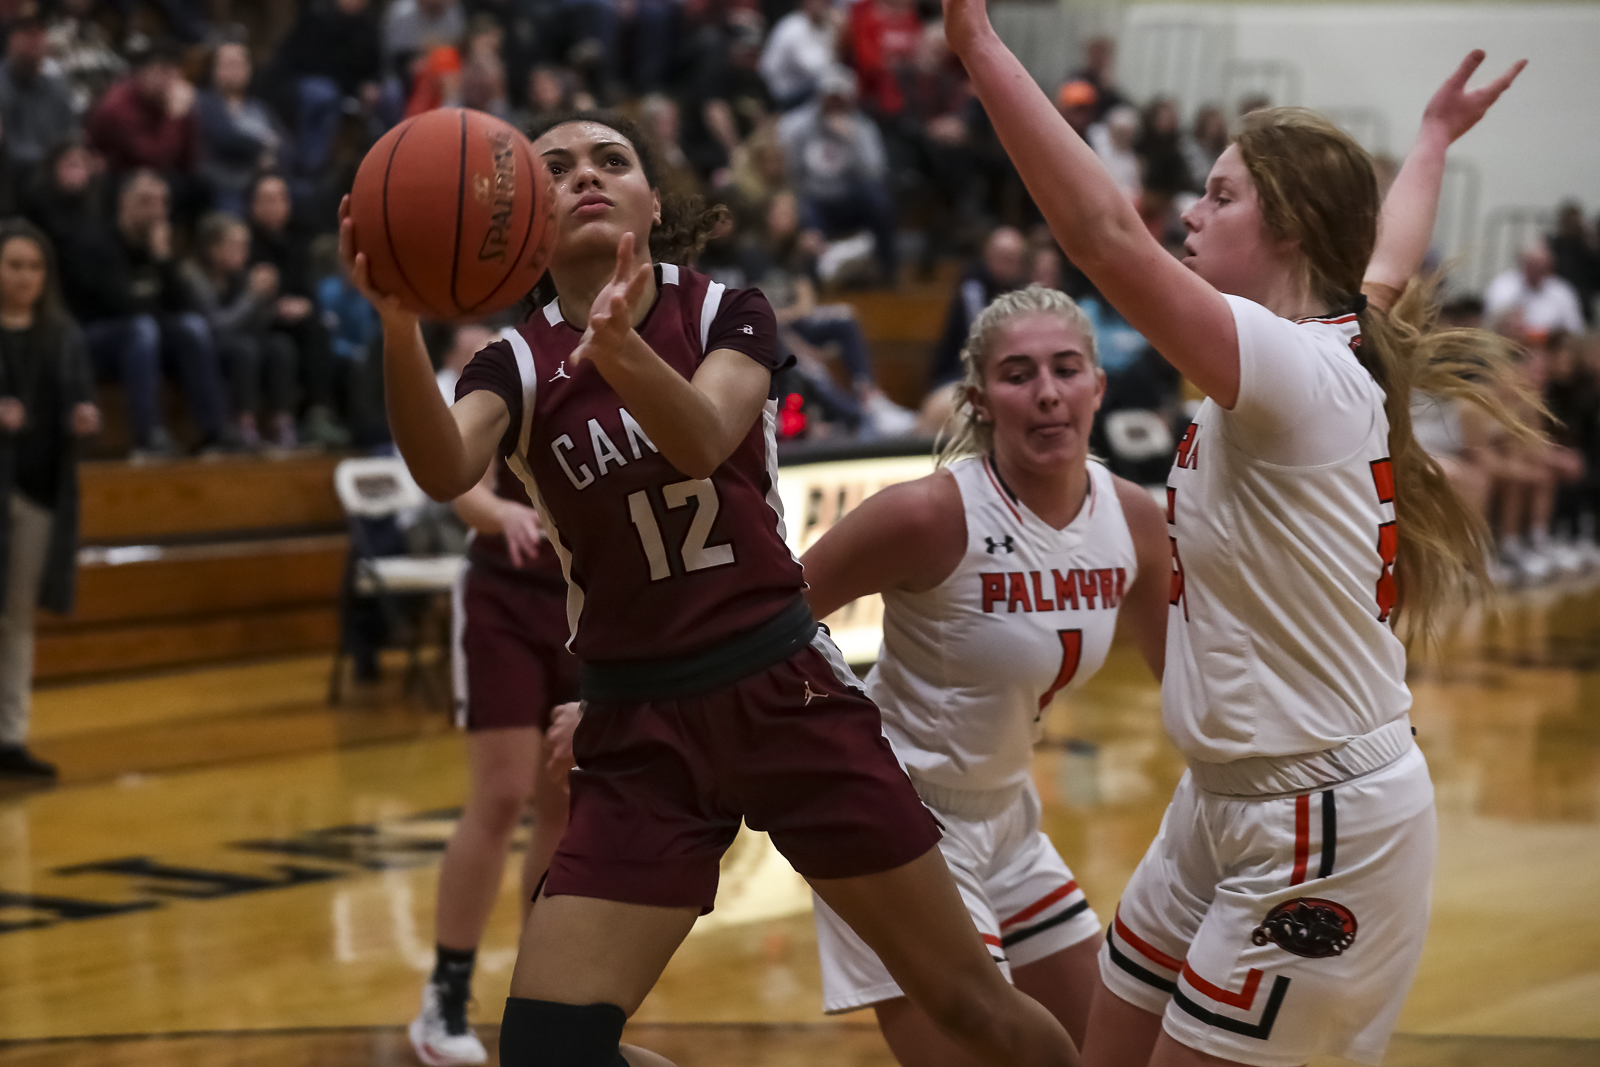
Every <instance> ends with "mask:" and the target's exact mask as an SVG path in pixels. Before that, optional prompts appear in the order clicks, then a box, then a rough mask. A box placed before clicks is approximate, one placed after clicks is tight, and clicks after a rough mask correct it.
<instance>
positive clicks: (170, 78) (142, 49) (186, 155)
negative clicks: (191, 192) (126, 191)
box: [87, 41, 196, 180]
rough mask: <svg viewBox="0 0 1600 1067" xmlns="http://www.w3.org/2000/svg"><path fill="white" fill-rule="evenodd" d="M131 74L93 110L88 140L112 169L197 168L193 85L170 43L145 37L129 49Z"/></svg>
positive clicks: (175, 171) (170, 171)
mask: <svg viewBox="0 0 1600 1067" xmlns="http://www.w3.org/2000/svg"><path fill="white" fill-rule="evenodd" d="M128 62H129V65H130V67H131V69H130V71H129V73H128V76H127V77H126V78H123V79H122V80H120V81H118V82H116V83H115V84H113V85H112V86H111V88H109V89H107V90H106V95H105V96H104V97H102V98H101V100H100V103H99V104H98V105H96V106H95V108H94V110H92V111H90V112H89V119H88V123H87V129H88V134H89V141H90V143H91V144H92V145H93V146H94V148H95V150H96V151H97V152H99V153H100V154H101V155H102V156H103V157H105V161H106V164H107V165H108V166H109V167H110V168H111V171H112V173H113V174H118V175H121V174H126V173H128V172H130V171H134V170H140V169H148V170H153V171H155V172H156V173H157V174H159V175H161V176H162V178H164V179H168V180H170V179H171V178H172V176H174V175H179V176H186V175H188V174H189V173H191V172H192V171H193V169H194V162H195V136H196V135H195V119H194V114H193V110H194V101H195V91H194V86H192V85H190V84H189V82H188V81H187V80H186V79H185V78H184V76H183V72H182V71H180V70H179V69H178V61H177V52H176V51H174V50H173V49H172V48H171V46H169V45H166V44H162V43H159V42H152V41H141V42H138V43H137V46H136V47H135V46H130V47H129V49H128Z"/></svg>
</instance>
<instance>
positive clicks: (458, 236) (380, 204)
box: [350, 108, 556, 319]
mask: <svg viewBox="0 0 1600 1067" xmlns="http://www.w3.org/2000/svg"><path fill="white" fill-rule="evenodd" d="M552 205H553V197H552V195H551V192H550V188H549V177H548V175H547V173H546V171H545V169H544V167H543V166H541V165H539V162H538V160H536V159H535V158H534V155H533V146H532V145H530V144H529V143H528V139H527V138H526V137H524V136H522V134H521V133H520V132H518V131H517V129H516V128H515V127H513V126H511V125H510V124H508V123H505V122H502V121H501V120H499V119H497V118H495V117H494V116H493V115H486V114H484V113H483V112H481V111H471V110H468V109H466V108H441V109H439V110H437V111H428V112H425V113H423V114H421V115H417V116H414V117H412V118H409V119H406V120H405V121H404V122H402V123H400V125H398V126H396V127H395V128H394V129H392V130H390V131H389V132H388V133H386V134H384V135H383V137H382V138H380V139H379V141H378V143H377V144H375V145H373V146H372V149H371V151H369V152H368V153H367V156H366V158H365V159H363V160H362V161H361V167H360V169H359V170H357V171H356V180H355V186H354V188H352V189H351V191H350V217H351V221H352V223H353V224H354V227H355V243H356V250H357V251H359V252H364V253H366V256H367V264H368V271H369V276H370V278H371V280H372V283H373V285H374V286H376V287H377V288H378V289H379V290H380V291H382V292H385V293H391V294H393V295H394V296H397V297H399V298H400V300H401V302H402V303H404V304H405V305H406V306H407V307H409V308H411V309H412V310H413V311H415V312H417V313H418V314H421V315H427V316H429V317H432V318H437V319H460V318H470V317H475V316H479V315H488V314H490V313H492V312H495V311H499V310H500V309H502V308H505V307H509V306H510V305H512V304H514V303H516V302H517V301H518V300H520V299H521V298H522V296H523V295H524V294H526V293H527V292H528V290H530V289H532V288H533V287H534V285H535V284H536V283H537V282H538V281H539V278H540V277H541V276H542V275H543V274H544V272H545V268H546V266H547V265H548V264H549V260H550V245H551V243H552V241H553V240H554V237H555V232H556V229H555V226H554V225H553V224H552V219H551V212H552V209H553V206H552Z"/></svg>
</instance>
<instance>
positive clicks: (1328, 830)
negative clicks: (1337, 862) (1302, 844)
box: [1317, 789, 1339, 878]
mask: <svg viewBox="0 0 1600 1067" xmlns="http://www.w3.org/2000/svg"><path fill="white" fill-rule="evenodd" d="M1338 839H1339V811H1338V808H1336V807H1335V806H1334V803H1333V790H1331V789H1329V790H1325V791H1324V792H1323V794H1322V864H1321V866H1319V867H1318V868H1317V877H1318V878H1326V877H1328V875H1330V874H1332V873H1333V857H1334V849H1335V846H1336V843H1337V841H1338Z"/></svg>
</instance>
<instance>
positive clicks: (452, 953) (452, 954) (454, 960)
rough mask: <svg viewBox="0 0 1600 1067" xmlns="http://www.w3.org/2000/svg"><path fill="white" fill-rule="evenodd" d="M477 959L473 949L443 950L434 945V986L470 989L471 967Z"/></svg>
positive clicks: (475, 950) (476, 952)
mask: <svg viewBox="0 0 1600 1067" xmlns="http://www.w3.org/2000/svg"><path fill="white" fill-rule="evenodd" d="M477 959H478V950H477V949H475V948H445V947H444V946H443V945H435V946H434V964H433V979H432V981H433V982H434V984H436V985H448V986H459V987H464V988H470V987H471V985H472V967H473V964H474V963H476V962H477Z"/></svg>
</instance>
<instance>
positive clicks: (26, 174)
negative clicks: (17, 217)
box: [0, 15, 78, 214]
mask: <svg viewBox="0 0 1600 1067" xmlns="http://www.w3.org/2000/svg"><path fill="white" fill-rule="evenodd" d="M48 48H49V29H48V27H47V25H46V23H45V19H44V18H43V16H40V15H24V16H23V17H22V18H20V19H18V20H17V21H16V22H15V23H13V24H12V26H11V33H10V34H9V35H8V36H7V37H6V57H5V60H4V61H3V62H0V129H3V130H4V131H5V160H6V163H7V164H8V165H9V167H10V169H11V172H12V174H13V175H15V176H16V177H17V179H18V180H19V181H26V180H27V179H29V178H31V177H32V175H33V173H34V172H35V171H37V170H38V168H39V167H40V165H41V164H43V163H44V159H45V156H46V155H48V154H49V153H50V150H51V149H52V148H54V147H55V146H56V145H58V144H61V143H62V142H63V141H66V140H68V139H69V138H71V137H72V136H73V135H74V134H76V133H77V132H78V113H77V112H76V111H75V110H74V109H73V106H72V86H71V84H70V83H69V82H68V81H67V79H66V78H65V77H64V76H63V75H61V74H60V73H58V72H56V71H54V70H48V69H46V68H45V65H44V63H45V57H46V54H47V52H48ZM4 213H5V214H11V210H10V209H9V208H7V209H6V210H5V211H4Z"/></svg>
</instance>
